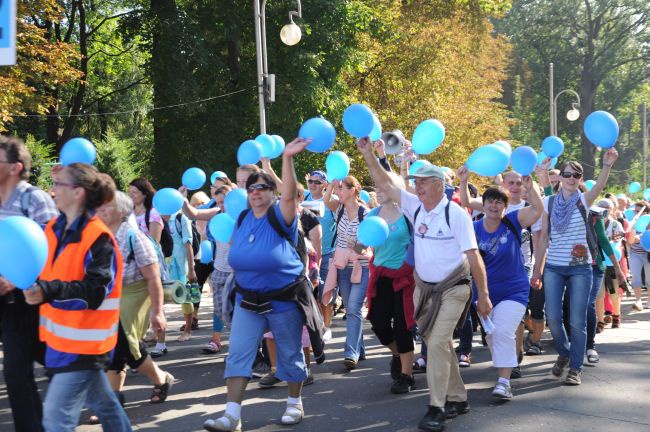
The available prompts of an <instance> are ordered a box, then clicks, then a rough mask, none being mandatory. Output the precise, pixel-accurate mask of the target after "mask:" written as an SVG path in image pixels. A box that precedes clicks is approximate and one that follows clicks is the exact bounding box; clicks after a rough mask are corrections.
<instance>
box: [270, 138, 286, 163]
mask: <svg viewBox="0 0 650 432" xmlns="http://www.w3.org/2000/svg"><path fill="white" fill-rule="evenodd" d="M271 136H272V137H273V140H274V141H275V146H274V147H273V154H272V155H271V159H275V158H276V157H280V155H281V154H282V153H283V152H284V146H285V143H284V138H282V137H281V136H280V135H271Z"/></svg>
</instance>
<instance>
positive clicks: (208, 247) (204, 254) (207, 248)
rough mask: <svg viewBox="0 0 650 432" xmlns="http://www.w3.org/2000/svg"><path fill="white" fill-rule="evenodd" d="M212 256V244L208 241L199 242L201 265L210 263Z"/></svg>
mask: <svg viewBox="0 0 650 432" xmlns="http://www.w3.org/2000/svg"><path fill="white" fill-rule="evenodd" d="M212 256H213V251H212V242H211V241H210V240H203V241H202V242H201V263H202V264H209V263H210V262H211V261H212Z"/></svg>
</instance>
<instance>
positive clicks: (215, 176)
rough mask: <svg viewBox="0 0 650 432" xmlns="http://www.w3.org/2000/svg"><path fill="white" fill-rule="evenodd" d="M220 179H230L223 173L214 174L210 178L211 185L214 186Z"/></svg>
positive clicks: (216, 172)
mask: <svg viewBox="0 0 650 432" xmlns="http://www.w3.org/2000/svg"><path fill="white" fill-rule="evenodd" d="M220 178H228V174H226V173H225V172H223V171H215V172H213V173H212V175H211V176H210V184H214V182H215V181H216V180H217V179H220Z"/></svg>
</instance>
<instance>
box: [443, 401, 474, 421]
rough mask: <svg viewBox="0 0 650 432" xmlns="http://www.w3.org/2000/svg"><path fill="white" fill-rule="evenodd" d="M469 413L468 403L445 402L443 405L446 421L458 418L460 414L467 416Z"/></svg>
mask: <svg viewBox="0 0 650 432" xmlns="http://www.w3.org/2000/svg"><path fill="white" fill-rule="evenodd" d="M468 412H469V402H467V401H464V402H452V401H447V402H446V403H445V415H446V417H447V418H448V419H453V418H456V417H458V416H459V415H461V414H467V413H468Z"/></svg>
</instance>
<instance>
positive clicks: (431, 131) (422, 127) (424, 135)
mask: <svg viewBox="0 0 650 432" xmlns="http://www.w3.org/2000/svg"><path fill="white" fill-rule="evenodd" d="M444 139H445V127H444V126H443V125H442V123H440V122H439V121H438V120H435V119H428V120H425V121H423V122H422V123H420V124H419V125H418V126H417V127H416V128H415V131H414V132H413V140H412V149H413V151H414V152H415V153H417V154H429V153H433V152H434V151H435V150H436V149H437V148H438V147H439V146H440V144H442V141H443V140H444Z"/></svg>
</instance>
